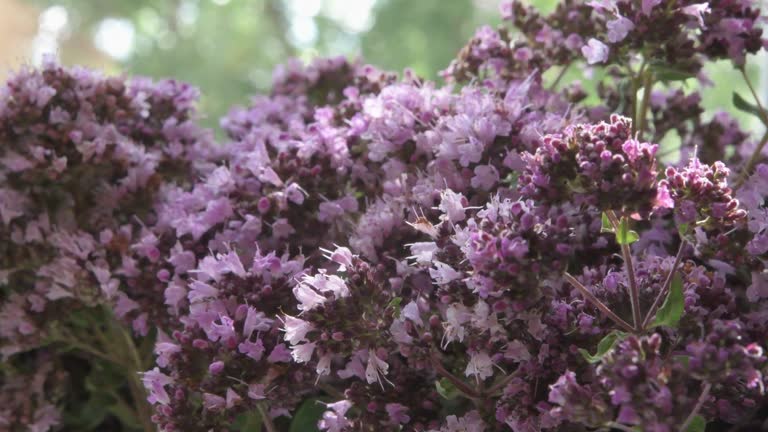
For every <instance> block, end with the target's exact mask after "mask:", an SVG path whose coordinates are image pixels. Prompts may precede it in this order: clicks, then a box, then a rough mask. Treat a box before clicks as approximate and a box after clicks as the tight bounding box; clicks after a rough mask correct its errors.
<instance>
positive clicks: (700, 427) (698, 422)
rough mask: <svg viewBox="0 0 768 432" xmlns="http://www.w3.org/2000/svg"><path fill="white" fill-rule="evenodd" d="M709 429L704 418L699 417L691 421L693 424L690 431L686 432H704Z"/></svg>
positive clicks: (690, 425)
mask: <svg viewBox="0 0 768 432" xmlns="http://www.w3.org/2000/svg"><path fill="white" fill-rule="evenodd" d="M706 429H707V421H706V420H704V417H702V416H700V415H697V416H695V417H693V419H691V422H690V423H689V424H688V429H686V430H685V432H704V431H705V430H706Z"/></svg>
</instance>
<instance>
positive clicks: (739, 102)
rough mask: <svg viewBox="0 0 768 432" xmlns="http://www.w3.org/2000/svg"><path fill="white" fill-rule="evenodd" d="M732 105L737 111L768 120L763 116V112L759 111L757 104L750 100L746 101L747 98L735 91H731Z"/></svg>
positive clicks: (764, 120)
mask: <svg viewBox="0 0 768 432" xmlns="http://www.w3.org/2000/svg"><path fill="white" fill-rule="evenodd" d="M733 106H735V107H736V109H738V110H739V111H742V112H745V113H747V114H751V115H753V116H755V117H757V118H758V119H760V121H762V122H766V121H768V119H764V118H763V113H762V111H760V108H759V107H758V106H757V105H755V104H753V103H751V102H747V100H746V99H744V97H742V96H741V95H740V94H739V93H737V92H733Z"/></svg>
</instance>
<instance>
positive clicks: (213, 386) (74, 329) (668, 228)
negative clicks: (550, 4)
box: [0, 0, 768, 432]
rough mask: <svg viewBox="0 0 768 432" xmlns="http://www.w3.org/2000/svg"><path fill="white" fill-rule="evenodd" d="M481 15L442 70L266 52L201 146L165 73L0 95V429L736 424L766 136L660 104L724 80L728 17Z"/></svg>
mask: <svg viewBox="0 0 768 432" xmlns="http://www.w3.org/2000/svg"><path fill="white" fill-rule="evenodd" d="M501 13H502V17H503V19H504V25H502V26H501V27H499V28H498V29H494V28H491V27H488V26H484V27H482V28H480V29H479V30H478V31H477V32H476V33H475V35H474V36H473V37H472V39H471V40H470V41H469V43H468V44H467V45H466V46H465V47H464V48H463V49H461V51H460V52H459V53H458V55H457V57H456V58H455V59H454V60H453V61H452V62H451V64H450V65H448V66H447V69H446V70H445V71H444V72H443V74H442V75H443V79H444V82H434V81H429V80H426V79H424V78H422V77H418V76H416V75H415V74H414V73H413V72H411V71H405V72H404V73H403V74H402V76H401V77H399V76H398V75H397V74H395V73H390V72H385V71H381V70H379V69H376V68H375V67H373V66H370V65H365V64H363V63H362V62H360V61H349V60H347V59H345V58H330V59H317V60H314V61H313V62H311V63H309V64H306V65H305V64H302V63H301V62H299V61H290V62H289V63H287V64H286V65H285V66H282V67H279V68H278V69H277V70H276V71H275V74H274V83H273V88H272V91H271V93H269V94H267V95H260V96H256V97H254V98H253V99H252V101H251V103H250V105H249V106H247V107H237V108H233V109H232V111H231V112H230V113H229V114H228V115H227V116H226V117H225V118H223V119H222V120H221V128H222V129H223V131H224V133H225V136H226V138H225V139H224V140H223V142H221V143H216V142H215V139H214V135H213V133H212V132H211V131H208V130H205V129H203V128H201V127H200V126H199V124H198V118H197V114H196V111H195V104H196V100H197V97H198V94H197V91H196V90H195V89H194V88H192V87H190V86H188V85H186V84H183V83H179V82H176V81H173V80H169V81H159V82H153V81H150V80H147V79H142V78H135V79H125V78H114V77H106V76H102V75H100V74H98V73H95V72H92V71H88V70H85V69H81V68H67V67H63V66H61V65H59V64H57V63H56V62H55V61H54V60H52V59H47V60H46V61H45V62H44V63H43V65H42V66H41V67H40V68H24V69H22V70H21V71H19V72H17V73H16V74H15V75H13V76H12V77H11V78H10V79H9V80H8V82H7V83H6V84H5V86H4V87H2V89H0V293H1V294H0V299H2V300H1V303H0V355H1V356H2V363H0V374H2V380H0V401H2V404H0V430H9V431H13V432H16V431H35V432H45V431H56V430H136V429H142V430H144V431H145V432H149V431H153V430H161V431H169V432H170V431H183V432H195V431H200V432H207V431H234V430H266V431H268V432H275V431H282V430H286V431H287V430H322V431H331V432H345V431H370V432H375V431H393V432H394V431H405V430H408V431H411V430H412V431H421V432H427V431H434V432H460V431H471V432H482V431H507V430H509V431H513V432H537V431H589V430H611V429H613V430H642V431H653V432H673V431H694V432H701V431H704V430H705V428H706V430H707V431H726V430H759V429H760V428H761V427H764V425H765V424H766V421H768V396H767V395H766V389H765V386H766V384H768V359H767V358H766V355H765V352H764V348H765V344H766V340H765V335H766V334H767V333H768V205H766V202H768V201H766V198H768V164H766V156H765V152H764V148H765V145H766V142H768V134H765V135H762V134H759V133H758V134H752V133H750V131H749V130H748V129H742V128H741V127H740V124H739V120H738V119H736V118H734V117H733V116H731V115H730V114H727V113H724V112H718V113H710V112H707V111H706V110H705V109H704V107H703V106H702V105H701V101H702V97H701V95H700V94H699V93H698V92H697V91H695V90H691V88H690V87H691V86H687V85H685V84H686V83H690V80H692V79H695V78H694V77H697V79H698V80H699V81H702V82H704V81H706V80H707V78H706V76H705V75H704V73H703V72H702V71H703V70H704V69H703V66H704V65H706V64H707V63H708V62H712V61H719V60H730V61H731V63H732V66H733V67H734V68H736V69H737V70H741V71H742V72H744V73H743V74H741V75H743V77H744V79H746V80H747V85H748V86H749V87H750V88H752V87H753V85H752V83H751V82H750V81H749V79H750V75H749V74H747V73H746V70H745V69H744V67H745V63H746V62H748V60H749V55H750V54H754V53H756V52H757V51H759V50H760V49H761V48H762V47H763V46H765V45H766V42H765V41H764V40H763V39H762V30H761V27H760V24H761V22H762V21H763V18H761V15H760V11H759V9H758V8H757V3H756V2H753V1H750V0H728V1H725V0H723V1H719V0H717V1H711V2H708V3H693V2H689V1H662V0H643V1H628V0H615V1H614V0H611V1H608V0H596V1H590V2H584V1H578V0H564V1H562V2H561V3H560V4H558V5H557V7H556V8H555V9H554V11H553V12H552V13H551V14H549V15H542V14H541V13H539V12H538V11H537V10H536V9H535V8H533V7H530V6H527V5H525V4H523V3H521V2H518V1H506V2H503V4H502V6H501ZM576 67H581V68H588V69H589V70H595V71H599V72H600V73H602V74H604V76H606V77H607V78H608V79H605V80H603V81H602V82H600V83H599V84H598V85H597V86H596V89H595V90H594V91H593V90H592V89H586V87H585V88H582V87H581V85H580V83H579V82H578V81H573V82H570V83H569V82H567V81H568V80H569V78H570V76H571V75H570V74H569V73H568V71H569V69H570V68H576ZM737 99H738V100H739V103H738V104H737V105H738V106H740V107H743V108H744V109H745V110H746V111H747V112H749V113H751V114H755V115H756V117H757V121H761V122H763V123H764V124H763V126H766V124H765V123H768V113H766V112H765V111H764V110H763V106H764V105H765V104H764V103H763V101H760V100H755V101H754V104H752V102H748V101H744V100H742V99H743V98H737ZM735 100H736V99H735ZM723 105H725V104H723ZM761 135H762V138H761ZM670 153H679V158H677V159H675V158H674V157H670ZM99 428H100V429H99Z"/></svg>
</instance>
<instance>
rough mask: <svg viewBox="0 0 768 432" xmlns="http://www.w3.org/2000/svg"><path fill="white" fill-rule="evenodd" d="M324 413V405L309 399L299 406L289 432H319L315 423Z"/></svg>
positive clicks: (316, 400) (317, 400)
mask: <svg viewBox="0 0 768 432" xmlns="http://www.w3.org/2000/svg"><path fill="white" fill-rule="evenodd" d="M323 412H325V404H323V403H321V402H320V401H319V399H315V398H310V399H307V400H305V401H304V403H302V404H301V406H300V407H299V409H298V410H296V414H294V416H293V421H292V422H291V427H290V429H289V432H319V429H318V428H317V422H318V421H320V417H322V416H323Z"/></svg>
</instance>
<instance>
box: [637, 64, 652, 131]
mask: <svg viewBox="0 0 768 432" xmlns="http://www.w3.org/2000/svg"><path fill="white" fill-rule="evenodd" d="M642 78H643V100H642V102H641V103H640V112H639V113H637V116H638V125H637V131H636V132H637V139H639V140H642V139H643V132H645V129H646V128H647V127H648V124H647V123H648V122H647V118H646V115H647V113H648V107H649V106H650V104H651V89H652V88H653V72H652V71H651V70H649V69H646V70H645V72H644V73H643V77H642Z"/></svg>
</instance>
